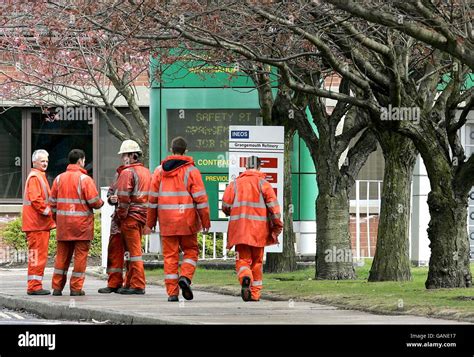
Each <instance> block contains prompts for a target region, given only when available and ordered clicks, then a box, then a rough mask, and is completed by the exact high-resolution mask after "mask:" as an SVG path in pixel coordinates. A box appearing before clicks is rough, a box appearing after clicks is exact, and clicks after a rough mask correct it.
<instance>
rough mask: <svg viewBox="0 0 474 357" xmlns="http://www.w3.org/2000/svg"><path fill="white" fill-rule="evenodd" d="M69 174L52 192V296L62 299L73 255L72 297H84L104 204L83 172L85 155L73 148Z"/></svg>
mask: <svg viewBox="0 0 474 357" xmlns="http://www.w3.org/2000/svg"><path fill="white" fill-rule="evenodd" d="M68 160H69V165H68V167H67V169H66V172H63V173H62V174H60V175H58V176H57V177H56V178H55V179H54V182H53V187H52V189H51V208H52V210H53V217H54V218H55V220H56V225H57V229H56V239H57V241H58V246H57V254H56V261H55V263H54V273H53V295H55V296H60V295H62V291H63V289H64V285H65V284H66V280H67V271H68V269H69V264H70V263H71V259H72V256H73V254H74V269H73V271H72V274H71V280H70V282H69V287H70V290H71V292H70V295H71V296H81V295H85V292H84V290H82V287H83V285H84V280H85V277H86V268H87V256H88V254H89V249H90V245H91V241H92V239H94V211H93V209H99V208H100V207H102V205H103V204H104V201H102V200H101V199H100V197H99V193H98V192H97V188H96V185H95V182H94V180H93V179H92V178H91V177H90V176H89V175H87V171H86V170H85V169H84V166H85V161H86V155H85V153H84V151H82V150H80V149H73V150H71V152H70V153H69V155H68Z"/></svg>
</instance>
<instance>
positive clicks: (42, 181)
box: [22, 150, 56, 295]
mask: <svg viewBox="0 0 474 357" xmlns="http://www.w3.org/2000/svg"><path fill="white" fill-rule="evenodd" d="M48 156H49V154H48V152H47V151H46V150H36V151H35V152H33V156H32V159H31V161H32V163H33V168H32V169H31V171H30V174H29V175H28V178H27V179H26V185H25V191H24V194H23V213H22V231H23V232H25V233H26V239H27V241H28V287H27V294H28V295H49V294H50V291H49V290H45V289H43V276H44V269H45V267H46V263H47V262H48V243H49V236H50V231H51V229H53V228H55V227H56V224H55V223H54V220H53V214H52V211H51V207H50V204H49V196H50V195H51V191H50V188H49V183H48V180H47V179H46V174H45V172H46V169H47V168H48Z"/></svg>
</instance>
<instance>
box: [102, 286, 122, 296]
mask: <svg viewBox="0 0 474 357" xmlns="http://www.w3.org/2000/svg"><path fill="white" fill-rule="evenodd" d="M118 289H119V288H109V287H108V286H107V287H106V288H100V289H99V290H98V292H99V294H110V293H116V292H117V290H118Z"/></svg>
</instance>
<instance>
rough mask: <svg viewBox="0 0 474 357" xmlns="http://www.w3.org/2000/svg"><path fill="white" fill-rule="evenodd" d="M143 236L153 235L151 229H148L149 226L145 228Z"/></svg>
mask: <svg viewBox="0 0 474 357" xmlns="http://www.w3.org/2000/svg"><path fill="white" fill-rule="evenodd" d="M143 234H144V235H146V236H147V235H149V234H151V228H150V227H148V226H145V227H144V228H143Z"/></svg>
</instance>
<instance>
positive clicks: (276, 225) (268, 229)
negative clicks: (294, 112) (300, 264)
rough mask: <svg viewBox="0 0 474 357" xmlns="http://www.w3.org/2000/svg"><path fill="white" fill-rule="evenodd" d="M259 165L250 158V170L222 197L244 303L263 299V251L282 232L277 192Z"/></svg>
mask: <svg viewBox="0 0 474 357" xmlns="http://www.w3.org/2000/svg"><path fill="white" fill-rule="evenodd" d="M260 166H261V160H260V159H259V158H258V157H256V156H250V157H249V158H247V164H246V168H247V170H246V171H245V172H243V173H242V174H240V175H239V177H237V178H236V179H235V180H234V181H233V182H231V183H230V184H229V185H228V186H227V188H226V190H225V192H224V196H223V197H222V211H223V212H224V213H225V214H226V215H227V216H230V217H229V227H228V238H227V239H228V241H227V249H231V248H232V247H233V246H234V245H235V250H236V252H237V257H236V264H235V267H236V271H237V277H238V279H239V282H240V284H241V287H242V288H241V296H242V299H243V300H244V301H258V300H260V293H261V290H262V287H263V272H262V265H263V254H264V248H265V246H268V245H273V244H278V235H279V234H280V233H281V231H282V229H283V223H282V221H281V213H280V206H279V204H278V200H277V197H276V194H275V191H274V190H273V188H272V186H271V184H270V183H269V182H268V181H266V180H265V176H266V175H265V173H263V172H260Z"/></svg>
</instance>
